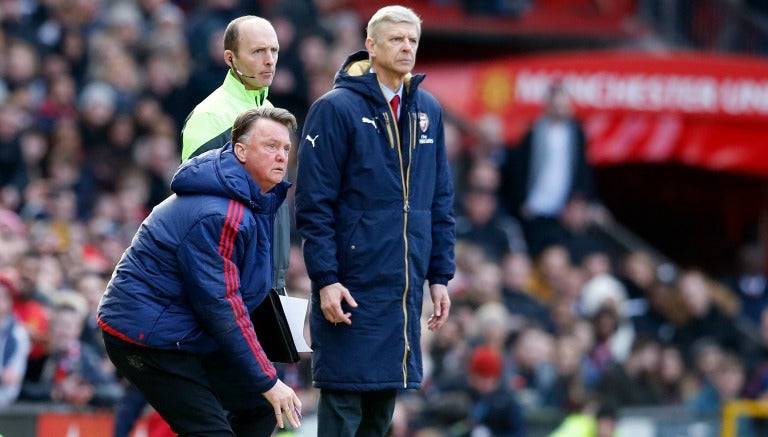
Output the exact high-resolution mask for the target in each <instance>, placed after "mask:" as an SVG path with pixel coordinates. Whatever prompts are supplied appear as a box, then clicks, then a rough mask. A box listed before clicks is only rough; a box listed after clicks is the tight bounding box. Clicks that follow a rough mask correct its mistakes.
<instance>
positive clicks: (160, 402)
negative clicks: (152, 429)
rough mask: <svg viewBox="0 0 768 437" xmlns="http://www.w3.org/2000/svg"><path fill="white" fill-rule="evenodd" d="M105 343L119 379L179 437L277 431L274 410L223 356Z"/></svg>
mask: <svg viewBox="0 0 768 437" xmlns="http://www.w3.org/2000/svg"><path fill="white" fill-rule="evenodd" d="M104 338H105V345H106V348H107V354H108V355H109V358H110V360H112V363H114V365H115V367H116V368H117V369H118V371H119V372H120V374H121V375H123V376H124V377H125V378H126V379H127V380H128V381H130V382H131V383H132V384H133V385H135V386H136V388H138V389H139V390H140V391H141V392H142V393H143V394H144V397H145V398H146V399H147V402H149V404H150V405H152V407H154V408H155V410H157V412H158V414H160V417H162V418H163V420H165V421H166V422H168V424H169V425H170V426H171V429H172V430H173V432H175V433H176V434H178V435H179V436H183V437H193V436H205V437H224V436H226V437H232V436H237V437H245V436H248V437H252V436H253V437H256V436H264V437H268V436H270V435H271V434H272V432H273V431H274V430H275V425H276V423H277V420H276V419H275V414H274V409H273V408H272V406H271V405H270V404H269V402H267V400H266V399H265V398H264V397H263V396H262V395H261V393H255V392H253V391H252V390H249V389H248V388H247V387H246V386H247V384H243V380H242V377H241V376H239V375H237V374H236V373H237V372H234V371H233V370H232V369H233V366H232V365H231V363H228V362H227V361H226V359H225V358H223V357H221V354H218V355H212V356H205V357H202V356H199V355H193V354H188V353H182V352H169V351H158V350H154V349H149V348H145V347H141V346H135V345H132V344H129V343H126V342H123V341H121V340H118V339H115V338H114V337H111V336H109V335H104Z"/></svg>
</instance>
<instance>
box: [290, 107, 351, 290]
mask: <svg viewBox="0 0 768 437" xmlns="http://www.w3.org/2000/svg"><path fill="white" fill-rule="evenodd" d="M346 125H347V123H346V122H345V121H344V120H342V118H341V117H340V116H339V114H338V111H337V110H336V108H335V107H334V106H333V105H332V104H331V103H330V102H329V101H328V100H326V99H321V100H318V101H317V102H316V103H315V104H314V105H313V106H312V108H310V111H309V114H308V115H307V118H306V121H305V123H304V131H303V132H302V139H301V142H300V147H299V152H298V168H297V176H296V228H297V229H298V231H299V233H301V235H302V237H303V238H304V262H305V264H306V266H307V273H308V274H309V277H310V278H311V279H312V281H313V282H314V283H315V285H317V286H318V287H320V288H322V287H324V286H326V285H329V284H333V283H335V282H338V276H337V275H338V269H339V265H338V259H337V256H336V255H337V253H336V213H337V207H336V201H337V199H338V197H339V191H340V189H341V181H342V171H343V167H344V163H345V160H346V148H347V141H348V140H347V135H346V133H345V127H346Z"/></svg>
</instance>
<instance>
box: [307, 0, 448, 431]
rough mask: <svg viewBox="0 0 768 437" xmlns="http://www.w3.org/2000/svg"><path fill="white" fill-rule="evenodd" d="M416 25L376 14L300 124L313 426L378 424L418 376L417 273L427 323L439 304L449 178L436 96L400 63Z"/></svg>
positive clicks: (399, 13)
mask: <svg viewBox="0 0 768 437" xmlns="http://www.w3.org/2000/svg"><path fill="white" fill-rule="evenodd" d="M420 23H421V20H420V19H419V18H418V17H417V16H416V14H414V13H413V11H411V10H410V9H407V8H404V7H402V6H390V7H384V8H382V9H380V10H379V11H378V12H376V13H375V14H374V15H373V17H372V18H371V20H370V21H369V23H368V37H367V38H366V41H365V45H366V49H367V51H361V52H358V53H355V54H353V55H351V56H350V57H349V58H348V59H347V61H346V62H345V63H344V65H343V66H342V68H341V69H340V71H339V72H338V73H337V75H336V79H335V84H334V88H333V90H331V91H330V92H328V93H326V94H325V95H324V96H322V97H321V98H320V99H318V100H317V101H316V102H315V103H314V104H313V105H312V108H311V109H310V111H309V114H308V116H307V120H306V123H305V126H304V131H303V132H302V143H301V147H300V149H299V155H298V174H297V179H296V223H297V227H298V230H299V232H300V233H301V234H302V236H303V237H304V259H305V262H306V266H307V271H308V273H309V276H310V278H311V279H312V305H311V312H310V328H311V337H312V348H313V354H312V372H313V382H314V385H315V386H316V387H319V388H320V389H321V390H320V403H319V410H318V435H322V436H326V435H333V436H353V435H384V434H385V433H386V431H387V429H388V427H389V423H390V420H391V416H392V411H393V408H394V403H395V398H396V390H398V389H416V388H419V387H420V385H421V380H422V360H421V348H420V335H421V312H422V299H423V289H424V285H425V282H426V281H428V282H429V290H430V294H431V298H432V302H433V304H434V313H433V315H432V317H430V319H429V321H428V322H427V327H428V328H429V329H431V330H435V329H438V328H439V327H440V326H441V325H442V324H443V322H445V320H446V318H447V317H448V313H449V309H450V299H449V296H448V290H447V287H446V284H447V282H448V281H449V280H450V279H451V277H452V276H453V273H454V254H453V247H454V239H455V231H454V219H453V215H452V209H453V197H454V195H453V185H452V181H451V173H450V170H449V168H448V162H447V158H446V151H445V142H444V134H443V120H442V113H441V110H440V107H439V105H438V103H437V101H436V100H435V99H434V98H433V97H432V96H431V95H430V94H429V93H427V92H426V91H424V90H422V89H420V88H419V85H420V83H421V82H422V80H423V79H424V76H423V75H414V76H412V75H411V73H410V72H411V69H412V68H413V65H414V62H415V57H416V47H417V45H418V41H419V37H420V34H421V24H420ZM393 98H395V100H396V101H397V104H396V105H392V106H390V104H389V103H388V102H390V101H391V100H392V99H393Z"/></svg>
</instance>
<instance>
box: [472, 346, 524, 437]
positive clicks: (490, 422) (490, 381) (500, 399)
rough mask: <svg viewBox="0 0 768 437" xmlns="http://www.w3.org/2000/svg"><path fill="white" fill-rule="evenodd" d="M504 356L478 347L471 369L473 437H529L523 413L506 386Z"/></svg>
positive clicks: (474, 353) (486, 347) (495, 350)
mask: <svg viewBox="0 0 768 437" xmlns="http://www.w3.org/2000/svg"><path fill="white" fill-rule="evenodd" d="M502 366H503V362H502V356H501V354H500V353H499V351H498V350H497V349H495V348H493V347H490V346H485V345H482V346H478V347H477V348H475V350H474V351H473V352H472V355H471V356H470V359H469V366H468V368H467V380H468V382H469V387H468V388H469V395H470V401H471V403H470V409H469V417H468V426H469V428H470V429H471V431H470V434H471V435H493V436H498V437H515V436H520V437H522V436H525V435H527V434H526V424H525V420H524V415H523V409H522V408H521V406H520V405H519V404H518V402H517V400H516V399H515V396H514V395H513V392H512V391H510V390H508V389H506V388H505V387H504V385H503V383H502Z"/></svg>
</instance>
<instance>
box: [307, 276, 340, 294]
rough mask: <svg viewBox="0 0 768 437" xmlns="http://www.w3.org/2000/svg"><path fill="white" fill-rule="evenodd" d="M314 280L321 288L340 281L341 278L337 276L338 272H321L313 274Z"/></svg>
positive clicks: (318, 287)
mask: <svg viewBox="0 0 768 437" xmlns="http://www.w3.org/2000/svg"><path fill="white" fill-rule="evenodd" d="M311 279H312V282H314V283H315V285H316V286H317V289H318V290H319V289H321V288H323V287H325V286H326V285H331V284H335V283H337V282H339V278H338V277H337V276H336V273H334V272H320V273H318V274H315V275H312V278H311Z"/></svg>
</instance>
